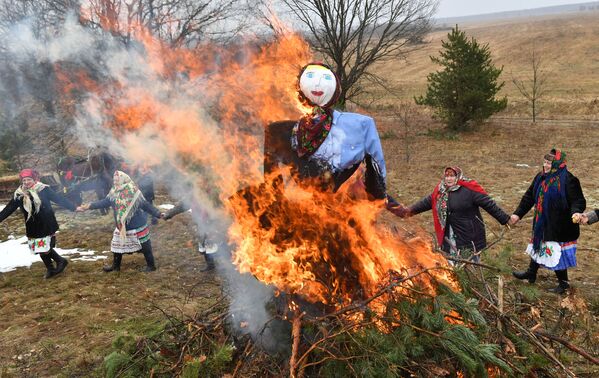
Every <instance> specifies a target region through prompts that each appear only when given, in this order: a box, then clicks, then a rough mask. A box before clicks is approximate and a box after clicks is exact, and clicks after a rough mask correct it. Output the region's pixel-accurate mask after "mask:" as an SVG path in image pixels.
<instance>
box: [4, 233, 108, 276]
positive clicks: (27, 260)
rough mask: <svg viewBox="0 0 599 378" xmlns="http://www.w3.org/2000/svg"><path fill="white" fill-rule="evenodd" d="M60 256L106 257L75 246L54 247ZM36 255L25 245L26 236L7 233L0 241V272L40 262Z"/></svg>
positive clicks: (82, 259)
mask: <svg viewBox="0 0 599 378" xmlns="http://www.w3.org/2000/svg"><path fill="white" fill-rule="evenodd" d="M56 252H58V254H59V255H61V256H68V255H74V254H79V255H80V256H81V257H77V258H74V259H72V260H73V261H76V260H81V261H95V260H103V259H106V256H101V255H97V254H96V252H95V251H90V250H88V251H82V250H79V249H77V248H73V249H62V248H56ZM41 261H42V259H41V258H40V257H39V256H38V255H34V254H33V253H31V251H30V250H29V246H28V245H27V236H20V237H15V236H14V235H9V236H8V240H5V241H0V272H10V271H11V270H15V269H16V268H18V267H30V266H31V264H33V263H35V262H41Z"/></svg>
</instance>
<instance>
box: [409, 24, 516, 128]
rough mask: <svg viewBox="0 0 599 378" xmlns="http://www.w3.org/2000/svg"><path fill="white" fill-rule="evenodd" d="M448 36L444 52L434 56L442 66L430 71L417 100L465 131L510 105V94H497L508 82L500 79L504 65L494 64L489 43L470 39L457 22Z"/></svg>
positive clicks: (444, 42)
mask: <svg viewBox="0 0 599 378" xmlns="http://www.w3.org/2000/svg"><path fill="white" fill-rule="evenodd" d="M447 37H448V40H447V41H443V42H442V47H443V50H442V51H440V52H439V54H440V56H439V57H432V56H431V60H432V61H433V62H434V63H436V64H439V65H440V66H442V70H440V71H438V72H433V73H431V74H429V75H428V77H427V80H428V88H427V92H426V95H424V96H419V97H417V98H415V100H416V103H417V104H418V105H428V106H431V107H432V108H434V110H435V116H436V117H437V118H439V119H440V120H441V121H443V122H444V123H445V125H446V126H447V128H449V129H450V130H453V131H464V130H468V129H470V128H472V127H473V126H475V125H478V124H480V123H481V122H483V121H484V120H486V119H487V118H489V117H490V116H491V115H493V114H495V113H497V112H499V111H501V110H503V109H505V107H506V106H507V98H506V97H503V98H501V99H497V98H496V95H497V93H498V92H499V91H500V90H501V88H502V87H503V84H504V83H503V82H501V83H498V82H497V79H498V78H499V75H501V72H502V71H503V67H502V68H496V67H495V66H494V65H493V62H492V60H491V51H490V49H489V45H488V44H487V45H480V44H479V43H478V42H477V41H476V39H474V38H471V39H470V40H468V38H467V37H466V33H464V32H463V31H461V30H459V29H458V26H457V25H456V27H455V28H454V29H453V30H452V31H451V33H449V34H448V35H447Z"/></svg>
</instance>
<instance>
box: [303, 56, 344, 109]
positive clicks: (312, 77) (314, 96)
mask: <svg viewBox="0 0 599 378" xmlns="http://www.w3.org/2000/svg"><path fill="white" fill-rule="evenodd" d="M335 89H337V79H336V78H335V75H334V74H333V72H332V71H331V70H329V69H328V68H326V67H323V66H319V65H316V64H311V65H309V66H308V67H306V69H305V70H304V72H303V73H302V76H301V77H300V90H301V91H302V93H303V94H304V96H305V97H306V98H307V99H309V100H310V101H312V102H313V103H314V104H316V105H318V106H325V105H326V104H328V103H329V102H330V101H331V99H332V98H333V96H334V95H335Z"/></svg>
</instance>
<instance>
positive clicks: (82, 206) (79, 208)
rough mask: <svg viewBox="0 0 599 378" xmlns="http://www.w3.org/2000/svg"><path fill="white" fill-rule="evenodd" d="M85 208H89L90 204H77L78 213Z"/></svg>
mask: <svg viewBox="0 0 599 378" xmlns="http://www.w3.org/2000/svg"><path fill="white" fill-rule="evenodd" d="M85 210H89V204H86V205H80V206H77V208H76V209H75V211H76V212H78V213H81V212H84V211H85Z"/></svg>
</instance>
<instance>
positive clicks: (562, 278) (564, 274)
mask: <svg viewBox="0 0 599 378" xmlns="http://www.w3.org/2000/svg"><path fill="white" fill-rule="evenodd" d="M555 275H556V276H557V281H558V284H557V287H554V288H553V289H549V291H550V292H552V293H555V294H564V293H565V292H566V290H567V289H569V288H570V284H569V283H568V270H567V269H563V270H556V271H555Z"/></svg>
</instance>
